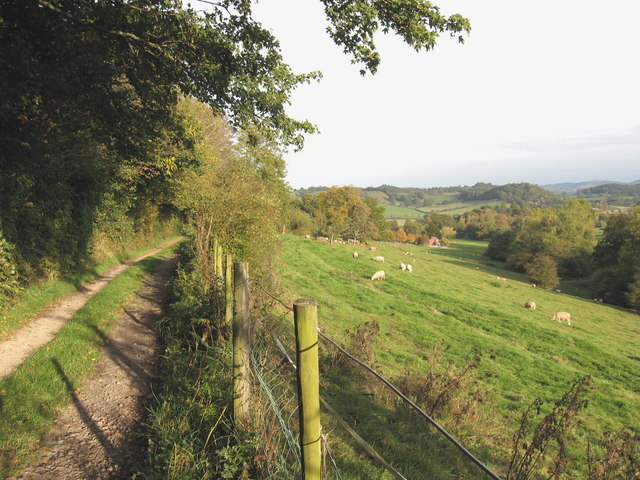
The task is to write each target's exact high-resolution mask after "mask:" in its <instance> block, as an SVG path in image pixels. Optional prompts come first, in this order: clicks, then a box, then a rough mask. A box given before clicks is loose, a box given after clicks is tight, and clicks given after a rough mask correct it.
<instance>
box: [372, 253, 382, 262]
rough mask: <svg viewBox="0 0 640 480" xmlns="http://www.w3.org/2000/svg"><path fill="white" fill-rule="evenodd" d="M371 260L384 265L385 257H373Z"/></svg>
mask: <svg viewBox="0 0 640 480" xmlns="http://www.w3.org/2000/svg"><path fill="white" fill-rule="evenodd" d="M371 260H375V261H376V262H383V263H384V257H383V256H381V255H378V256H377V257H373V258H372V259H371Z"/></svg>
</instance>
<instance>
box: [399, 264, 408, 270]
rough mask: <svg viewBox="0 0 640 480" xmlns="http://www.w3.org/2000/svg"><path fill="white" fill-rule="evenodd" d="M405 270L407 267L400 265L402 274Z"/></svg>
mask: <svg viewBox="0 0 640 480" xmlns="http://www.w3.org/2000/svg"><path fill="white" fill-rule="evenodd" d="M406 269H407V266H406V265H405V264H404V263H401V264H400V270H402V271H403V272H404V271H405V270H406Z"/></svg>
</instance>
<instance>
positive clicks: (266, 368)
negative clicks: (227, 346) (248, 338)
mask: <svg viewBox="0 0 640 480" xmlns="http://www.w3.org/2000/svg"><path fill="white" fill-rule="evenodd" d="M255 285H256V286H258V287H259V288H260V290H261V291H262V293H264V294H266V295H267V296H268V297H270V298H271V299H272V300H273V301H274V302H276V303H278V304H280V305H281V306H282V307H284V308H285V309H286V310H287V312H289V311H292V310H293V309H292V307H291V306H290V305H289V304H288V303H287V302H285V301H283V300H282V299H281V298H279V297H278V296H277V295H274V294H272V293H271V292H269V291H268V290H267V289H266V288H264V287H263V286H262V285H260V284H259V283H255ZM279 323H280V324H281V322H279ZM279 333H282V334H283V335H286V332H279ZM318 334H319V337H320V338H321V339H322V340H323V342H324V343H325V344H326V345H330V346H331V348H335V349H337V351H339V352H340V353H341V354H342V355H344V356H345V357H346V358H349V359H350V361H352V362H353V363H354V364H355V365H358V366H359V367H360V368H362V369H363V370H364V371H366V372H368V373H369V374H370V375H372V376H373V377H374V378H376V379H377V380H378V381H379V382H381V384H383V385H384V386H385V387H384V388H387V389H388V390H390V391H391V392H393V394H394V395H396V396H397V397H398V398H399V399H401V400H402V402H403V403H404V404H405V405H407V406H409V407H410V409H411V412H412V414H415V415H417V416H418V417H419V418H420V419H421V420H422V421H424V422H426V423H427V424H428V425H430V426H432V427H433V428H435V429H436V431H437V432H438V434H439V435H441V436H442V437H443V438H444V439H446V441H447V442H449V443H450V444H451V445H453V446H454V447H455V448H456V449H457V450H458V451H459V452H460V454H461V455H462V457H463V458H465V459H467V460H469V461H471V462H472V463H473V464H474V465H475V467H476V468H477V469H478V470H479V471H478V470H476V471H475V473H473V472H469V470H470V469H469V468H463V469H462V470H464V471H466V472H467V473H466V474H465V475H459V476H458V477H456V478H491V479H492V480H501V479H500V477H499V476H498V475H497V474H496V473H494V472H493V471H492V470H491V469H490V468H489V467H487V466H486V465H485V464H484V463H483V462H482V461H481V460H479V459H478V458H477V457H476V456H475V455H474V454H472V453H471V452H470V451H469V450H468V449H467V448H465V447H464V446H463V445H462V443H461V442H459V441H458V440H456V439H455V438H454V437H453V436H452V435H451V434H450V433H449V432H448V431H447V430H446V429H444V428H443V427H442V426H441V425H440V424H439V423H438V422H436V421H435V420H434V419H433V418H432V417H431V416H430V415H428V414H427V413H426V412H425V411H424V410H423V409H421V408H420V407H419V406H418V405H416V404H415V403H414V402H413V401H412V400H411V399H409V398H408V397H407V396H406V395H404V394H403V393H402V392H401V391H400V390H399V389H398V388H396V387H395V386H394V385H393V384H392V383H391V382H389V381H388V380H387V379H385V378H384V377H382V376H381V375H380V374H378V373H377V372H376V371H375V370H374V369H373V368H371V367H370V366H369V365H367V364H366V363H364V362H362V361H361V360H359V359H358V358H356V357H355V356H354V355H352V354H351V353H349V352H348V351H347V350H346V349H345V348H343V347H342V346H341V345H340V344H338V343H337V342H335V341H334V340H333V339H331V338H330V337H328V336H327V335H326V334H325V333H323V332H322V331H320V329H318ZM288 336H289V340H290V334H289V335H288ZM253 342H254V344H253V346H252V353H251V371H252V374H253V383H254V384H255V387H256V388H254V389H253V390H254V392H259V393H258V398H257V399H255V398H254V396H255V393H254V394H252V395H254V396H253V397H252V404H253V411H254V413H253V415H254V417H255V420H256V421H258V424H260V425H261V428H262V430H263V431H262V432H261V437H262V438H263V439H264V441H263V443H262V444H261V449H262V454H263V456H264V458H263V459H262V460H263V463H264V464H265V466H266V469H267V472H268V476H267V477H265V478H273V479H275V478H283V479H289V478H291V479H293V478H300V475H301V472H300V464H301V461H300V457H301V452H300V446H299V440H298V436H299V426H298V402H297V389H296V377H295V368H296V365H295V363H294V361H293V360H292V358H291V356H290V355H289V351H295V350H294V349H293V348H289V350H288V349H287V348H286V347H285V345H284V344H285V343H287V340H285V339H283V340H281V339H280V338H279V337H278V335H277V334H276V332H273V331H272V332H269V333H267V332H264V331H263V332H262V334H260V335H257V336H256V335H254V339H253ZM274 358H279V359H280V361H275V362H274ZM320 401H321V403H322V406H323V408H324V410H325V412H328V413H329V414H331V415H332V417H333V418H334V420H335V422H334V423H336V424H338V425H340V426H341V427H342V428H343V429H344V430H345V431H346V432H347V433H348V434H349V435H350V436H351V437H352V439H353V440H354V441H355V443H356V444H357V445H358V446H359V447H360V448H361V449H362V450H363V451H365V452H366V453H367V454H368V455H369V456H370V457H371V458H372V459H373V460H374V461H375V462H376V463H377V464H378V465H379V466H382V467H383V468H384V469H385V470H387V472H388V473H389V474H390V475H391V476H392V477H393V478H396V479H398V480H407V478H408V477H405V476H404V475H403V474H402V473H400V472H399V471H398V470H397V469H396V468H395V467H394V466H392V465H391V464H390V463H389V462H388V461H387V460H385V458H383V456H382V455H381V454H380V453H379V452H378V451H377V450H376V448H374V447H373V446H372V445H371V444H370V443H369V442H368V441H367V440H366V439H364V438H363V437H362V436H360V435H359V434H358V433H357V432H356V429H355V428H353V426H352V424H351V422H352V421H353V419H351V422H350V421H347V420H345V419H344V418H343V417H341V416H340V414H339V413H338V412H336V410H335V409H334V408H333V407H331V405H329V403H327V401H326V400H325V399H324V398H322V396H321V398H320ZM413 427H414V428H415V429H420V428H421V427H420V426H419V423H415V424H414V425H413ZM423 430H425V429H423ZM322 456H323V465H322V467H323V476H322V478H325V479H339V480H341V479H342V478H347V477H345V474H344V472H341V469H340V467H339V465H340V464H341V459H340V458H335V457H334V455H332V451H331V448H330V445H329V442H327V439H326V436H324V435H323V436H322ZM458 463H460V462H458ZM471 470H473V469H471ZM423 473H424V474H425V475H427V476H426V477H425V476H413V477H412V478H415V479H417V478H432V477H431V476H430V475H428V474H427V473H426V472H423ZM414 475H415V474H414ZM385 478H387V477H385Z"/></svg>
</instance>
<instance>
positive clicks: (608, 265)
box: [593, 207, 640, 308]
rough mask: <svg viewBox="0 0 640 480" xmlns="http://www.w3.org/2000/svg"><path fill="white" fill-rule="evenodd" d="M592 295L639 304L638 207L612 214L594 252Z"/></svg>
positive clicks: (612, 300)
mask: <svg viewBox="0 0 640 480" xmlns="http://www.w3.org/2000/svg"><path fill="white" fill-rule="evenodd" d="M593 257H594V261H595V263H596V265H597V266H598V267H600V268H599V269H598V270H597V271H596V273H595V275H594V279H593V292H594V296H598V297H601V298H604V299H605V301H607V302H610V303H615V304H617V305H624V306H629V307H633V308H639V307H640V300H639V299H640V294H639V293H638V292H639V291H640V287H639V285H640V281H639V278H640V207H635V208H634V209H632V210H631V211H629V212H628V213H624V214H619V215H614V216H612V217H611V218H610V219H609V221H608V223H607V226H606V227H605V229H604V235H603V237H602V239H601V240H600V241H599V242H598V245H597V246H596V248H595V251H594V255H593Z"/></svg>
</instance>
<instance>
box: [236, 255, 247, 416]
mask: <svg viewBox="0 0 640 480" xmlns="http://www.w3.org/2000/svg"><path fill="white" fill-rule="evenodd" d="M233 283H234V295H233V296H234V299H235V301H234V311H233V323H232V332H233V417H234V421H235V426H236V428H239V429H243V428H245V427H246V426H247V425H248V420H249V419H248V416H249V378H248V373H249V348H250V326H249V264H248V263H246V262H236V263H234V264H233Z"/></svg>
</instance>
